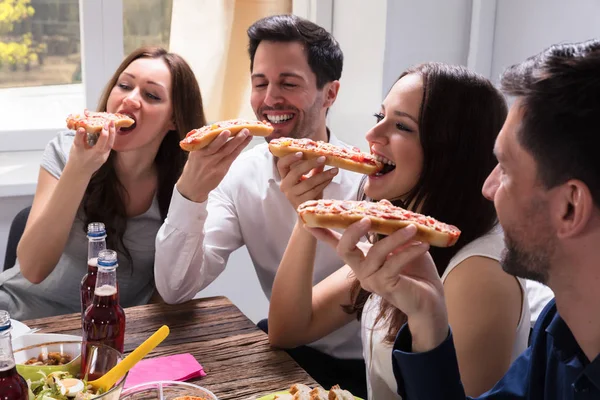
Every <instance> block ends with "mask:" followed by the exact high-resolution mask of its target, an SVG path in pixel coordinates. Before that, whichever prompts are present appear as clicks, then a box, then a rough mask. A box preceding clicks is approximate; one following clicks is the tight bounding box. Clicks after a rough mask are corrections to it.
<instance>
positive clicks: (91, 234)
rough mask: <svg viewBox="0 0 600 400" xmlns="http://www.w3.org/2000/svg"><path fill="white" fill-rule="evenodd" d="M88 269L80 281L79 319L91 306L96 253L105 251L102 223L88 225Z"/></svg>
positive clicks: (95, 271) (96, 262) (104, 232)
mask: <svg viewBox="0 0 600 400" xmlns="http://www.w3.org/2000/svg"><path fill="white" fill-rule="evenodd" d="M87 237H88V269H87V274H86V275H85V276H84V277H83V279H82V280H81V319H82V322H83V316H84V314H85V310H86V309H87V308H88V307H89V305H90V304H92V300H93V298H94V290H95V289H96V273H97V270H98V253H99V252H100V251H101V250H105V249H106V228H105V227H104V224H103V223H102V222H92V223H91V224H89V225H88V233H87Z"/></svg>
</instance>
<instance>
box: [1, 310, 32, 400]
mask: <svg viewBox="0 0 600 400" xmlns="http://www.w3.org/2000/svg"><path fill="white" fill-rule="evenodd" d="M10 331H11V324H10V315H9V313H8V312H7V311H3V310H0V400H28V399H29V388H28V387H27V382H25V379H23V377H22V376H21V375H19V373H18V372H17V365H16V364H15V357H14V356H13V350H12V343H11V338H10Z"/></svg>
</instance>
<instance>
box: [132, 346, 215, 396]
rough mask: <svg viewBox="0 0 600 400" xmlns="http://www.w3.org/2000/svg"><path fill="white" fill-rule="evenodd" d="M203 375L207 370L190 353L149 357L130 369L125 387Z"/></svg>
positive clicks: (181, 379)
mask: <svg viewBox="0 0 600 400" xmlns="http://www.w3.org/2000/svg"><path fill="white" fill-rule="evenodd" d="M202 376H206V372H204V369H203V368H202V365H200V364H199V363H198V361H196V359H195V358H194V356H193V355H191V354H189V353H186V354H176V355H174V356H164V357H156V358H149V359H146V360H142V361H140V362H138V363H137V364H136V365H135V367H133V368H132V369H131V370H130V371H129V375H127V381H125V388H128V387H131V386H135V385H139V384H141V383H146V382H152V381H185V380H188V379H192V378H197V377H202Z"/></svg>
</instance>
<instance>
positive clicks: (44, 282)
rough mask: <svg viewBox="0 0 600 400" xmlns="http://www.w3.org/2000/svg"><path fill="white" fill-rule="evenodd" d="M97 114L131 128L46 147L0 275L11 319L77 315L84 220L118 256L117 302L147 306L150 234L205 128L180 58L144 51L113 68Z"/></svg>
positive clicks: (68, 137)
mask: <svg viewBox="0 0 600 400" xmlns="http://www.w3.org/2000/svg"><path fill="white" fill-rule="evenodd" d="M74 111H75V110H74ZM98 111H108V112H112V113H116V112H119V113H124V114H127V115H129V116H131V117H132V118H133V119H134V120H135V124H134V125H133V126H132V127H130V128H127V129H123V128H121V129H115V126H114V123H110V124H107V125H105V126H104V128H103V130H102V132H101V134H100V136H99V138H98V141H97V143H96V144H95V145H94V146H89V144H88V143H87V142H86V134H85V132H84V131H83V129H80V130H78V131H77V132H74V131H64V132H61V133H59V134H58V135H57V136H56V137H55V138H54V139H52V140H51V141H50V143H49V144H48V146H47V147H46V150H45V152H44V155H43V159H42V163H41V168H40V173H39V177H38V184H37V189H36V193H35V197H34V200H33V205H32V208H31V212H30V214H29V219H28V221H27V225H26V228H25V231H24V233H23V236H22V238H21V241H20V242H19V245H18V248H17V264H16V268H11V269H9V270H7V271H5V272H4V273H2V274H1V275H0V309H6V310H9V311H10V314H11V316H13V317H14V318H17V319H29V318H38V317H45V316H50V315H58V314H65V313H70V312H76V311H79V310H80V307H81V306H80V294H79V285H80V282H81V279H82V277H83V275H85V273H86V271H87V266H86V265H87V238H86V227H87V225H88V223H90V222H103V223H104V225H105V226H106V230H107V246H108V248H111V249H114V250H116V251H117V252H118V253H119V264H120V267H119V269H118V280H119V287H120V301H121V304H122V305H123V306H124V307H128V306H134V305H139V304H145V303H147V302H148V300H149V299H150V298H151V296H152V294H153V293H154V288H155V286H154V274H153V265H154V243H155V237H156V233H157V231H158V229H159V228H160V226H161V224H162V222H163V221H164V219H165V218H166V214H167V210H168V209H169V203H170V200H171V195H172V192H173V187H174V185H175V182H176V181H177V179H178V177H179V175H180V174H181V171H182V169H183V165H184V164H185V161H186V158H187V157H186V153H185V152H184V151H183V150H181V148H180V147H179V141H180V140H181V139H182V138H183V137H184V136H185V134H186V133H187V132H189V131H190V130H191V129H194V128H198V127H199V126H202V125H204V124H205V123H206V121H205V117H204V111H203V108H202V98H201V95H200V88H199V86H198V82H197V80H196V78H195V76H194V73H193V71H192V70H191V68H190V67H189V65H188V64H187V63H186V61H185V60H184V59H183V58H181V57H180V56H178V55H176V54H173V53H169V52H167V51H166V50H164V49H162V48H157V47H144V48H140V49H137V50H135V51H134V52H132V53H131V54H130V55H129V56H127V57H126V58H125V60H123V62H122V63H121V65H120V66H119V68H117V70H116V72H115V73H114V75H113V76H112V78H111V79H110V80H109V82H108V84H107V85H106V88H105V90H104V93H103V95H102V97H101V99H100V102H99V106H98ZM25 297H27V302H26V303H25V301H24V299H25Z"/></svg>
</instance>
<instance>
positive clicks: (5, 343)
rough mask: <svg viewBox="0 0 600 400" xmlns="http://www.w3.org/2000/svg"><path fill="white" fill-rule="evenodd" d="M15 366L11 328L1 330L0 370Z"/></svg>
mask: <svg viewBox="0 0 600 400" xmlns="http://www.w3.org/2000/svg"><path fill="white" fill-rule="evenodd" d="M14 366H15V357H14V355H13V350H12V343H11V340H10V329H8V330H5V331H1V332H0V371H4V370H7V369H9V368H12V367H14Z"/></svg>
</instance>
